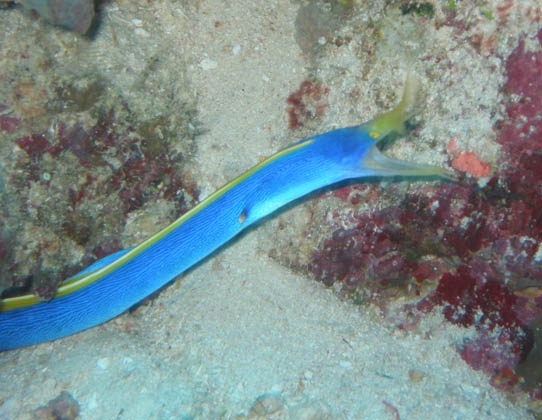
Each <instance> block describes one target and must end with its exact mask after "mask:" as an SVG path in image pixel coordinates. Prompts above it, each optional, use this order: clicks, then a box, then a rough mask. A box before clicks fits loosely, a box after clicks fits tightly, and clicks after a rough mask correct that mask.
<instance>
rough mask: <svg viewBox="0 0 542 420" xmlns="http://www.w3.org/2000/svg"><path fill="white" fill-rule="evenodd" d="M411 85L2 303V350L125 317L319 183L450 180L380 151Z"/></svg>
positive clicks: (397, 125) (404, 114)
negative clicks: (376, 112)
mask: <svg viewBox="0 0 542 420" xmlns="http://www.w3.org/2000/svg"><path fill="white" fill-rule="evenodd" d="M408 86H409V84H408V83H407V88H406V89H405V94H404V95H403V100H402V101H401V103H400V104H399V106H398V107H397V108H395V109H394V110H392V111H390V112H388V113H386V114H383V115H382V116H380V117H377V118H376V119H374V120H371V121H369V122H367V123H364V124H362V125H359V126H355V127H348V128H343V129H339V130H335V131H331V132H328V133H325V134H321V135H318V136H315V137H311V138H308V139H305V140H302V141H300V142H297V143H294V144H293V145H291V146H289V147H287V148H285V149H283V150H282V151H279V152H278V153H276V154H275V155H272V156H271V157H269V158H267V159H266V160H264V161H262V162H261V163H259V164H258V165H256V166H254V167H253V168H252V169H250V170H248V171H247V172H245V173H244V174H242V175H240V176H239V177H237V178H236V179H234V180H233V181H231V182H229V183H228V184H226V185H225V186H223V187H222V188H221V189H219V190H218V191H217V192H215V193H214V194H212V195H211V196H209V197H208V198H206V199H205V200H203V201H202V202H200V203H199V204H198V205H197V206H196V207H194V208H193V209H192V210H190V211H188V212H187V213H185V214H184V215H183V216H181V217H180V218H179V219H177V220H176V221H175V222H173V223H172V224H171V225H169V226H168V227H166V228H165V229H163V230H162V231H160V232H158V233H156V234H155V235H154V236H152V237H151V238H149V239H147V240H146V241H144V242H143V243H141V244H140V245H138V246H136V247H134V248H130V249H127V250H123V251H120V252H117V253H115V254H113V255H110V256H108V257H105V258H103V259H101V260H99V261H97V262H95V263H94V264H92V265H91V266H90V267H88V268H87V269H85V270H83V271H82V272H80V273H79V274H77V275H75V276H74V277H71V278H69V279H67V280H66V281H65V282H64V283H63V284H62V285H61V286H60V287H59V289H58V291H57V294H56V295H55V297H54V298H53V299H52V300H51V301H48V302H43V301H40V300H39V299H38V298H37V297H35V296H34V295H26V296H19V297H14V298H7V299H3V300H0V351H3V350H10V349H16V348H19V347H25V346H29V345H34V344H38V343H41V342H45V341H51V340H55V339H58V338H61V337H65V336H68V335H71V334H74V333H77V332H79V331H82V330H85V329H87V328H90V327H94V326H96V325H99V324H101V323H104V322H106V321H108V320H110V319H112V318H114V317H116V316H117V315H119V314H121V313H123V312H124V311H126V310H127V309H129V308H130V307H131V306H133V305H135V304H137V303H138V302H140V301H141V300H142V299H144V298H145V297H147V296H149V295H150V294H152V293H153V292H155V291H157V290H158V289H160V288H161V287H163V286H164V285H166V284H167V283H168V282H170V281H172V280H173V279H175V278H176V277H177V276H179V275H180V274H181V273H183V272H184V271H186V270H187V269H189V268H190V267H191V266H193V265H194V264H196V263H197V262H199V261H201V260H202V259H204V258H205V257H206V256H208V255H209V254H211V253H212V252H213V251H215V250H216V249H217V248H219V247H220V246H222V245H223V244H225V243H226V242H228V241H229V240H231V239H232V238H234V237H235V236H237V235H238V234H239V233H240V232H241V231H243V230H245V229H246V228H248V227H249V226H251V225H253V224H254V223H256V222H258V221H259V220H261V219H262V218H264V217H266V216H268V215H269V214H271V213H273V212H274V211H275V210H277V209H279V208H280V207H283V206H284V205H286V204H288V203H291V202H292V201H294V200H296V199H298V198H300V197H303V196H305V195H307V194H309V193H310V192H312V191H315V190H317V189H320V188H323V187H326V186H329V185H333V184H336V183H338V182H340V181H343V180H347V179H353V178H364V177H372V176H411V175H413V176H446V174H445V170H443V169H441V168H438V167H433V166H425V165H418V164H413V163H408V162H402V161H397V160H393V159H390V158H387V157H385V156H384V155H383V154H381V153H380V151H379V150H378V148H377V143H378V141H379V140H380V139H382V138H384V137H385V136H386V135H387V134H389V133H390V132H392V131H401V129H402V125H403V123H404V121H405V120H406V119H407V118H408V117H409V116H410V108H411V107H412V97H413V92H412V91H411V88H409V87H408Z"/></svg>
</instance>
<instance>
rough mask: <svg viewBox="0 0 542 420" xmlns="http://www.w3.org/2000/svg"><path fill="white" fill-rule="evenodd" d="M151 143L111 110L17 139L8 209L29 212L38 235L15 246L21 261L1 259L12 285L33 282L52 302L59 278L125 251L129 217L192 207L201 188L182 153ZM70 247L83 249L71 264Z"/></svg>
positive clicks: (165, 144)
mask: <svg viewBox="0 0 542 420" xmlns="http://www.w3.org/2000/svg"><path fill="white" fill-rule="evenodd" d="M151 141H152V139H150V138H147V139H145V140H143V139H142V138H141V137H140V136H139V135H137V133H136V132H135V131H134V130H133V129H132V128H131V127H129V126H128V125H126V123H125V122H123V121H120V120H118V119H117V118H116V116H115V113H114V112H108V113H103V115H102V116H101V117H99V118H98V119H97V121H96V122H95V124H94V125H92V126H85V124H84V123H83V122H82V119H81V121H79V120H78V119H76V120H75V121H73V117H72V118H66V120H61V121H59V122H57V124H56V125H55V129H54V130H49V131H48V132H47V133H46V134H43V133H33V134H29V135H25V136H23V137H20V138H18V139H15V143H16V144H17V146H18V147H19V148H20V151H19V153H18V154H16V159H15V161H14V162H13V165H14V169H15V171H14V172H13V175H12V177H11V179H9V182H8V184H9V185H10V186H12V187H13V188H15V189H16V190H17V191H18V193H17V195H14V196H15V197H17V203H19V204H15V203H12V204H13V207H11V208H10V210H9V211H10V212H12V213H13V212H15V211H18V209H23V211H24V209H25V208H27V207H28V209H27V210H26V212H27V213H28V215H30V217H31V221H32V223H31V224H28V225H27V226H32V227H27V229H34V230H38V231H39V232H41V233H40V234H39V235H37V237H38V238H40V240H39V243H36V244H34V245H33V247H32V248H31V249H24V251H23V250H22V249H21V248H20V247H21V245H19V244H13V247H14V248H15V250H16V251H15V253H21V252H24V254H25V255H26V259H25V260H24V262H16V263H14V264H11V263H10V262H8V261H2V263H3V265H5V264H10V266H11V270H10V272H11V279H10V280H11V284H15V283H20V282H23V283H25V284H27V283H29V282H31V283H32V290H33V291H34V293H36V294H38V295H39V296H41V297H42V298H44V299H49V298H51V297H52V296H54V293H55V291H56V287H57V285H58V283H59V282H60V281H62V280H64V279H65V278H66V277H69V276H70V275H73V274H75V273H76V272H77V271H79V270H80V269H81V268H83V267H84V266H85V265H88V264H90V263H92V262H93V261H95V260H97V259H99V258H102V257H104V256H106V255H109V254H111V253H113V252H115V251H118V250H119V249H120V248H121V247H122V246H123V244H122V243H121V241H120V239H119V236H120V234H121V232H122V230H123V229H124V226H125V222H126V220H127V218H128V215H129V214H130V212H132V211H135V210H138V209H140V208H142V207H143V206H144V205H145V204H147V203H153V202H155V201H156V200H158V199H163V200H169V201H172V202H173V203H175V204H174V206H175V210H176V214H178V213H182V212H184V211H186V210H187V208H188V207H190V206H191V205H192V201H193V200H194V199H195V196H196V195H197V191H196V188H195V187H194V186H193V184H192V183H191V180H190V178H189V177H186V176H184V175H183V174H184V172H183V170H182V156H181V155H180V154H178V153H172V152H171V151H170V148H169V143H168V142H165V141H161V142H156V144H157V146H156V147H155V149H153V150H152V151H150V150H149V146H148V142H151ZM53 162H54V166H52V163H53ZM65 186H67V187H65ZM41 195H45V196H46V197H47V198H48V199H47V200H40V198H39V197H40V196H41ZM21 217H22V216H21ZM27 217H28V216H27ZM29 223H30V221H29ZM12 229H13V228H12ZM15 229H18V227H15ZM59 238H62V239H63V241H60V239H59ZM62 243H65V244H64V245H63V244H62ZM70 244H71V245H70ZM23 246H24V245H23ZM65 247H68V248H70V249H77V247H80V249H82V250H84V251H85V252H84V255H82V256H81V257H80V258H81V259H80V260H79V261H77V262H76V263H75V264H74V261H72V260H70V252H71V251H70V250H67V249H66V248H65ZM21 264H24V265H21ZM37 273H39V274H37ZM4 285H5V286H8V284H7V283H6V282H5V281H4Z"/></svg>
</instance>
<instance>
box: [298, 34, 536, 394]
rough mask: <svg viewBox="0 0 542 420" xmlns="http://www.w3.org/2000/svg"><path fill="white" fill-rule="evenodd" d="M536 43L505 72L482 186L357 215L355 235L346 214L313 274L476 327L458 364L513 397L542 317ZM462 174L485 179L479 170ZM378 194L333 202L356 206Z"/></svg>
mask: <svg viewBox="0 0 542 420" xmlns="http://www.w3.org/2000/svg"><path fill="white" fill-rule="evenodd" d="M534 39H535V41H536V42H537V43H538V50H537V51H534V52H533V51H526V50H525V40H522V41H520V43H519V46H518V47H517V48H516V49H515V51H514V52H513V53H512V54H511V55H510V56H509V58H508V60H507V63H506V75H507V82H506V84H505V86H504V89H503V90H504V93H505V95H506V100H505V106H506V118H505V119H504V120H503V121H501V122H500V123H499V124H498V125H497V127H496V128H495V130H496V133H497V140H496V141H497V142H498V143H499V144H501V145H502V150H503V154H502V157H501V160H500V162H499V167H498V168H497V169H496V173H495V174H494V175H493V177H491V178H490V179H489V181H488V182H487V184H486V185H485V186H483V187H482V188H480V187H479V185H478V184H475V183H472V184H471V183H469V182H468V181H467V180H463V181H462V182H460V183H458V184H441V185H439V186H434V187H427V186H425V187H420V188H419V189H418V191H417V192H413V193H409V194H407V195H406V196H405V197H404V199H403V200H402V202H401V203H400V204H399V205H396V206H392V207H388V208H385V209H380V210H374V211H369V212H364V211H361V212H359V213H350V214H349V215H348V216H347V217H348V218H349V221H348V223H347V225H348V227H340V226H341V225H342V224H344V217H345V216H344V215H341V216H340V217H341V218H342V219H340V220H339V219H336V220H335V225H336V226H337V227H338V228H337V229H335V230H334V232H333V234H332V236H331V237H330V238H328V239H327V240H325V241H323V242H322V244H321V246H320V247H319V250H317V251H316V252H315V253H314V254H313V256H312V259H311V261H310V263H309V265H308V269H309V271H310V272H311V273H312V274H313V275H314V276H315V277H316V278H317V279H319V280H321V281H323V282H325V283H326V284H328V285H330V284H333V283H335V282H341V283H342V284H343V291H344V293H346V295H349V296H351V297H354V298H356V299H360V300H364V301H368V300H369V301H373V302H375V303H377V304H379V305H381V307H382V308H383V309H384V310H385V308H386V305H387V303H386V298H389V297H390V296H398V295H409V296H410V297H411V298H412V299H418V303H417V304H416V305H415V306H414V307H409V306H407V307H405V311H406V312H407V313H409V316H412V313H417V314H418V315H414V318H415V317H416V316H419V315H420V313H424V312H427V311H430V310H433V309H434V308H436V307H442V308H443V309H442V310H443V313H444V316H445V317H446V319H447V320H448V321H450V322H452V323H454V324H457V325H462V326H474V327H475V329H476V331H477V337H475V338H473V339H471V340H470V341H468V342H465V343H464V344H463V345H462V346H460V350H459V351H460V353H461V355H462V357H463V358H464V360H465V361H467V363H469V364H470V365H471V366H473V367H474V368H476V369H482V370H484V371H485V372H488V373H489V374H490V375H491V377H492V382H493V383H494V384H495V385H496V386H499V387H502V388H507V389H512V388H514V387H515V386H517V385H518V383H519V382H520V379H519V378H518V377H517V375H516V374H515V373H514V372H515V370H516V369H517V367H518V365H519V364H520V363H521V362H522V361H524V360H525V359H526V357H527V355H528V353H529V351H530V350H531V349H532V346H533V340H534V339H535V337H534V336H533V330H532V328H530V325H532V324H533V322H534V321H535V320H537V319H539V318H540V317H541V316H542V296H541V295H540V292H539V291H540V287H542V249H541V243H542V213H541V212H540V208H542V166H541V165H540V162H541V161H542V152H541V150H542V118H541V117H540V109H542V100H541V98H540V95H539V93H540V91H541V90H542V81H541V80H540V77H539V76H538V72H539V69H540V67H541V65H542V52H540V47H541V46H542V31H540V32H538V34H537V35H536V37H534ZM462 153H464V152H462ZM473 156H475V155H473ZM455 159H457V156H456V157H455V158H452V160H453V161H455ZM473 159H474V160H475V161H477V162H478V159H477V158H476V157H474V158H473ZM471 160H472V159H471ZM455 163H456V165H454V166H455V167H456V168H457V169H461V170H465V171H467V172H469V173H471V174H472V175H473V176H476V177H478V176H487V175H489V168H485V167H484V166H483V165H481V163H480V162H478V163H480V165H478V164H476V165H474V164H473V162H472V161H471V162H470V163H468V164H465V166H463V165H462V164H461V165H459V162H457V161H455ZM486 169H487V170H486ZM376 188H378V187H376V186H364V187H347V188H345V189H343V190H339V191H338V192H336V193H335V195H336V196H337V197H339V198H341V199H343V200H347V201H348V202H349V203H351V204H356V203H357V202H359V201H360V197H363V198H364V199H370V197H371V194H372V191H373V190H375V189H376ZM335 217H339V215H338V214H336V215H334V218H335ZM533 288H534V289H533ZM526 290H534V291H535V292H531V293H526ZM411 311H412V312H411ZM404 327H405V328H406V327H407V326H406V324H404ZM540 380H541V378H538V381H540ZM538 381H536V380H535V381H532V380H531V381H530V382H531V383H538Z"/></svg>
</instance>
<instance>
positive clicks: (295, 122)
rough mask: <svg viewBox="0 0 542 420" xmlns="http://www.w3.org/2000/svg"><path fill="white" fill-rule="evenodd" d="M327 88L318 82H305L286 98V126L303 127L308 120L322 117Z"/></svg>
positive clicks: (327, 92) (325, 107)
mask: <svg viewBox="0 0 542 420" xmlns="http://www.w3.org/2000/svg"><path fill="white" fill-rule="evenodd" d="M328 94H329V88H328V87H326V86H324V85H322V84H321V83H319V82H315V81H311V80H305V81H304V82H302V83H301V85H300V86H299V89H298V90H296V91H295V92H294V93H292V94H291V95H290V96H288V99H287V100H286V102H287V103H288V110H287V112H288V126H289V127H290V129H292V130H293V129H296V128H300V127H303V126H304V125H305V124H306V123H307V121H308V120H310V119H313V118H318V117H322V116H324V114H325V112H326V109H327V96H328Z"/></svg>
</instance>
